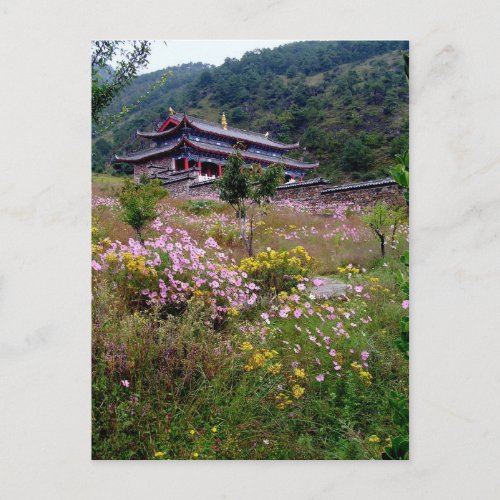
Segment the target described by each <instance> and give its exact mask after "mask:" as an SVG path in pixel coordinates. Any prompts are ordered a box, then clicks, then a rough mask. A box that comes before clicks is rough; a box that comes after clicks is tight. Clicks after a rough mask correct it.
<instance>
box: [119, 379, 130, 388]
mask: <svg viewBox="0 0 500 500" xmlns="http://www.w3.org/2000/svg"><path fill="white" fill-rule="evenodd" d="M120 384H122V385H123V387H127V388H128V387H129V386H130V382H129V381H128V380H121V381H120Z"/></svg>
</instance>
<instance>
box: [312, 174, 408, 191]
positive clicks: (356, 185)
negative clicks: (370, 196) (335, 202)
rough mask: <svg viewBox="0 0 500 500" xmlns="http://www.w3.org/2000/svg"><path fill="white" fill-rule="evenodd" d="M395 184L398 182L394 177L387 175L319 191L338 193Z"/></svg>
mask: <svg viewBox="0 0 500 500" xmlns="http://www.w3.org/2000/svg"><path fill="white" fill-rule="evenodd" d="M397 185H398V184H397V182H396V181H395V180H394V179H392V178H390V177H387V178H386V179H376V180H373V181H365V182H356V183H353V184H343V185H341V186H334V187H332V188H329V189H325V190H324V191H321V193H320V194H329V193H338V192H342V191H355V190H357V189H369V188H373V187H382V186H397Z"/></svg>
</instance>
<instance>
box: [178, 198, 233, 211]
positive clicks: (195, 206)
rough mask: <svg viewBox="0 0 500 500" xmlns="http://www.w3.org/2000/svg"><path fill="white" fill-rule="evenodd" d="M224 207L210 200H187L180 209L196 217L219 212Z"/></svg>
mask: <svg viewBox="0 0 500 500" xmlns="http://www.w3.org/2000/svg"><path fill="white" fill-rule="evenodd" d="M223 206H224V205H223V204H222V203H217V202H216V201H212V200H189V201H187V202H186V203H184V204H183V206H182V208H183V209H184V210H186V212H191V213H193V214H197V215H208V214H209V213H211V212H215V211H220V209H221V208H222V207H223Z"/></svg>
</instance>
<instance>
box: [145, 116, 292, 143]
mask: <svg viewBox="0 0 500 500" xmlns="http://www.w3.org/2000/svg"><path fill="white" fill-rule="evenodd" d="M184 123H187V124H189V125H190V126H191V127H193V128H194V129H196V130H199V131H201V132H206V133H209V134H215V135H220V136H222V137H230V138H232V139H238V138H239V137H241V136H247V137H246V139H244V140H246V141H247V142H251V143H253V144H258V145H261V146H267V147H271V148H273V147H274V148H277V149H283V150H291V149H296V148H298V147H299V143H298V142H296V143H294V144H284V143H282V142H277V141H274V140H272V139H269V138H268V137H265V136H264V134H260V133H258V132H251V131H248V130H243V129H239V128H236V127H230V128H229V129H227V130H225V129H223V128H220V129H219V128H217V130H214V127H218V124H216V123H213V124H212V122H208V121H207V120H203V119H201V118H196V117H189V116H188V115H187V114H186V113H184V115H183V117H182V119H181V120H180V121H179V123H178V124H177V125H176V126H175V127H172V128H170V129H168V130H164V131H162V132H142V131H140V130H137V132H136V134H137V135H138V136H139V137H144V138H148V139H155V138H159V137H167V136H169V135H170V134H172V133H174V132H175V131H177V130H178V129H179V128H181V127H182V125H183V124H184Z"/></svg>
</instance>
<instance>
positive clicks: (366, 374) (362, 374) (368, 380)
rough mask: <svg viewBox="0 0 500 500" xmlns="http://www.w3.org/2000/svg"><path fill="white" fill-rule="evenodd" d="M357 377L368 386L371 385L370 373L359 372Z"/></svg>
mask: <svg viewBox="0 0 500 500" xmlns="http://www.w3.org/2000/svg"><path fill="white" fill-rule="evenodd" d="M359 376H360V377H361V378H362V379H363V380H364V381H365V382H366V383H367V384H368V385H370V384H371V383H372V379H373V377H372V374H371V373H370V372H367V371H366V370H360V372H359Z"/></svg>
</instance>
